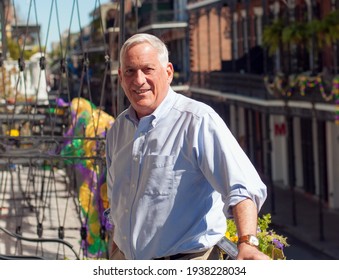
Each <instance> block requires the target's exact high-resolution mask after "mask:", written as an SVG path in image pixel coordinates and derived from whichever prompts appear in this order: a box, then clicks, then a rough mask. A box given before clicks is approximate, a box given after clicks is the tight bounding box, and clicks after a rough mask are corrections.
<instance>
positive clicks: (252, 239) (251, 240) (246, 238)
mask: <svg viewBox="0 0 339 280" xmlns="http://www.w3.org/2000/svg"><path fill="white" fill-rule="evenodd" d="M244 242H245V243H247V244H249V245H251V246H255V247H258V246H259V240H258V238H257V237H256V236H255V235H252V234H247V235H243V236H240V237H239V238H238V245H239V244H241V243H244Z"/></svg>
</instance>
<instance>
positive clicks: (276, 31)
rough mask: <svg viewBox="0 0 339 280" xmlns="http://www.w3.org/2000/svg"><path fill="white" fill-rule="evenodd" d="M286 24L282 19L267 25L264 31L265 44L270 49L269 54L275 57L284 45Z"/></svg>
mask: <svg viewBox="0 0 339 280" xmlns="http://www.w3.org/2000/svg"><path fill="white" fill-rule="evenodd" d="M283 29H284V23H283V21H282V20H281V19H278V20H276V21H274V22H273V23H272V24H270V25H267V26H266V27H265V28H264V31H263V44H264V46H265V47H267V48H268V51H269V54H270V55H273V54H274V53H275V51H276V50H278V49H279V47H280V45H281V43H282V32H283Z"/></svg>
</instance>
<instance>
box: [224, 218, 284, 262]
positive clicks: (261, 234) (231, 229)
mask: <svg viewBox="0 0 339 280" xmlns="http://www.w3.org/2000/svg"><path fill="white" fill-rule="evenodd" d="M270 224H271V214H269V213H268V214H266V215H263V216H262V217H259V218H258V231H257V237H258V239H259V250H260V251H261V252H263V253H264V254H266V255H268V256H269V257H270V258H271V259H273V260H283V259H286V257H285V255H284V251H283V249H284V248H285V247H287V246H289V244H288V243H287V238H286V237H284V236H282V235H279V234H277V233H276V232H275V231H273V230H272V229H270V228H269V226H270ZM225 236H226V237H227V238H228V239H230V240H231V241H232V242H234V243H237V242H238V235H237V228H236V226H235V223H234V220H231V219H228V220H227V231H226V234H225Z"/></svg>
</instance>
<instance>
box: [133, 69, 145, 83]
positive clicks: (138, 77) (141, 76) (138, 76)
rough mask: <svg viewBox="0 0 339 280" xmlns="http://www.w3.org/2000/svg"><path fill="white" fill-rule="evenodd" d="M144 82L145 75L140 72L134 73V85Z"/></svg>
mask: <svg viewBox="0 0 339 280" xmlns="http://www.w3.org/2000/svg"><path fill="white" fill-rule="evenodd" d="M145 82H146V78H145V74H144V72H142V71H141V70H138V71H136V73H135V83H136V84H138V85H142V84H144V83H145Z"/></svg>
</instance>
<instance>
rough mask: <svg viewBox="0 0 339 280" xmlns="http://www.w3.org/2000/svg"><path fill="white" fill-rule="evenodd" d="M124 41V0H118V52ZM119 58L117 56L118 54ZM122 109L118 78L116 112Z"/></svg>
mask: <svg viewBox="0 0 339 280" xmlns="http://www.w3.org/2000/svg"><path fill="white" fill-rule="evenodd" d="M124 42H125V1H124V0H120V6H119V52H118V53H120V50H121V47H122V45H123V44H124ZM118 59H119V56H118ZM123 110H124V93H123V90H122V88H121V87H120V83H119V79H118V97H117V113H118V115H119V114H120V113H121V112H122V111H123Z"/></svg>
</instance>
